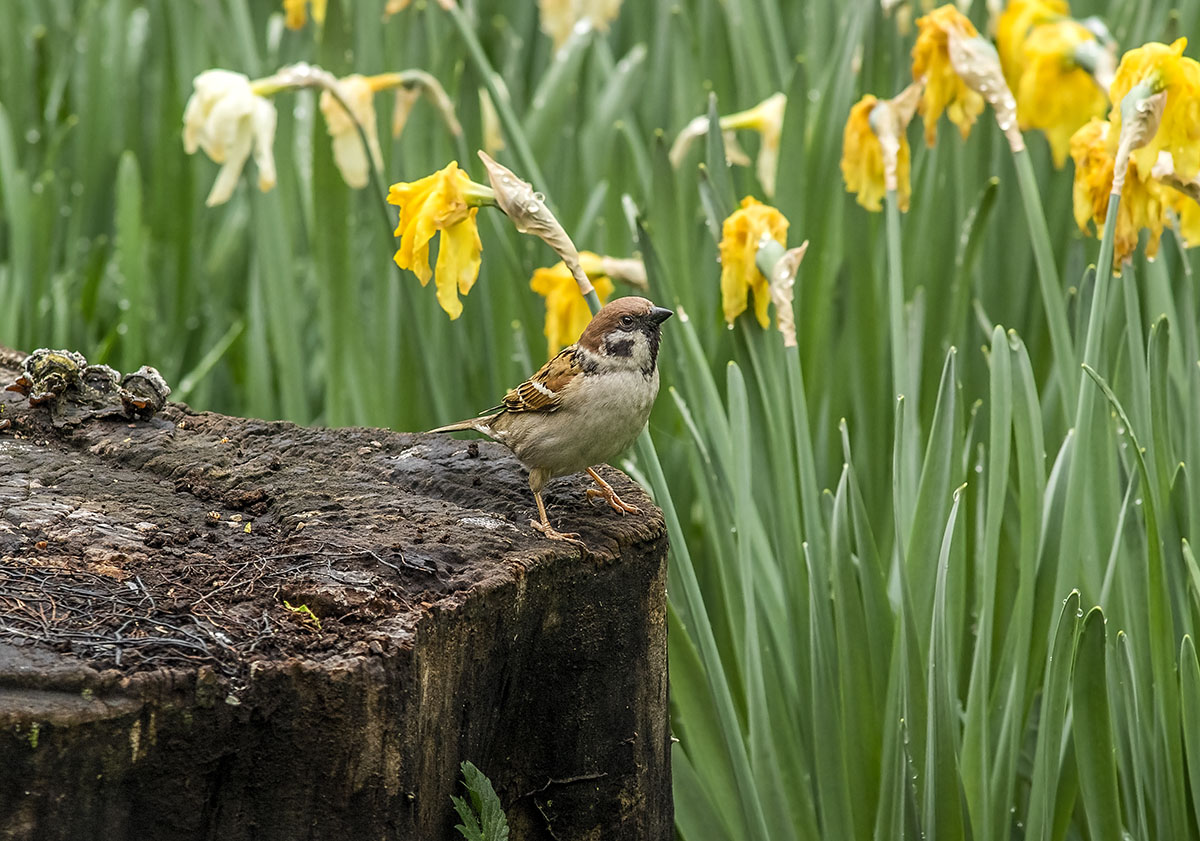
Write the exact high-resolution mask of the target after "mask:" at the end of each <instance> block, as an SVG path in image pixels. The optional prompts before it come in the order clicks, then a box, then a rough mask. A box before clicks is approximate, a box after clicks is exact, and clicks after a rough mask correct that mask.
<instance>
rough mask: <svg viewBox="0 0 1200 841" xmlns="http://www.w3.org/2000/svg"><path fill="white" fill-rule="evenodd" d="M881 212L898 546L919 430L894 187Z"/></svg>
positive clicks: (905, 531)
mask: <svg viewBox="0 0 1200 841" xmlns="http://www.w3.org/2000/svg"><path fill="white" fill-rule="evenodd" d="M884 216H885V218H886V223H887V262H888V327H889V332H890V334H891V341H892V388H893V390H894V391H895V395H893V400H894V405H895V406H896V407H897V411H901V409H900V408H899V406H900V403H899V400H898V397H899V396H900V395H903V396H904V399H905V402H906V403H907V410H906V411H904V414H903V417H902V425H901V429H900V438H901V440H899V441H897V442H896V447H897V449H898V450H899V452H900V456H901V458H900V462H899V463H900V476H899V477H898V479H899V482H900V484H899V487H900V490H901V493H900V498H899V499H897V500H896V506H897V510H898V511H899V512H900V519H899V523H898V526H899V529H900V534H898V535H897V537H898V538H899V544H898V545H899V546H901V547H903V546H907V545H908V535H909V530H910V528H911V525H912V514H913V505H915V501H916V498H917V470H918V465H919V464H920V461H919V455H920V453H919V441H918V436H919V433H918V431H917V410H918V405H919V402H920V401H919V399H918V398H919V395H918V394H917V393H916V390H915V389H914V387H913V379H912V372H913V369H912V359H911V357H910V355H909V347H908V328H907V325H906V324H905V321H904V265H903V263H902V259H903V252H902V251H901V249H900V206H899V204H898V203H897V197H896V191H895V190H888V193H887V201H886V202H885V208H884Z"/></svg>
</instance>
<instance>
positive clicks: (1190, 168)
mask: <svg viewBox="0 0 1200 841" xmlns="http://www.w3.org/2000/svg"><path fill="white" fill-rule="evenodd" d="M1186 46H1187V39H1186V38H1179V39H1177V40H1176V41H1175V42H1174V43H1173V44H1171V45H1170V46H1167V45H1166V44H1158V43H1149V44H1145V45H1143V46H1141V47H1138V48H1136V49H1133V50H1130V51H1129V52H1127V53H1125V55H1124V56H1122V57H1121V64H1120V65H1119V66H1118V67H1117V73H1116V76H1114V77H1113V83H1112V87H1111V88H1110V89H1109V98H1110V99H1111V100H1112V112H1111V114H1110V115H1109V117H1110V119H1111V120H1112V123H1113V127H1114V129H1116V130H1115V131H1113V132H1111V135H1112V136H1111V137H1110V138H1109V145H1110V146H1111V147H1112V148H1113V149H1115V148H1116V144H1117V135H1119V134H1120V128H1121V100H1123V99H1124V98H1125V95H1126V94H1128V93H1129V91H1130V90H1131V89H1132V88H1133V87H1134V86H1135V85H1138V84H1141V83H1143V82H1145V83H1148V84H1149V86H1150V88H1151V92H1152V93H1160V92H1163V91H1165V92H1166V94H1167V101H1166V104H1165V106H1164V107H1163V113H1162V121H1161V122H1160V123H1159V125H1158V131H1157V132H1156V133H1155V135H1154V138H1153V139H1152V140H1151V141H1150V142H1149V143H1147V144H1146V145H1145V146H1142V147H1141V148H1139V149H1135V150H1134V151H1133V159H1134V160H1135V161H1136V162H1137V163H1138V165H1139V166H1140V167H1141V168H1142V171H1143V172H1149V171H1150V169H1151V167H1152V166H1154V162H1155V160H1156V159H1157V158H1158V153H1159V152H1161V151H1166V152H1170V153H1171V157H1172V158H1173V159H1174V161H1175V171H1176V172H1177V173H1178V174H1179V175H1180V176H1181V177H1182V178H1184V179H1191V178H1194V177H1195V176H1196V174H1197V173H1200V63H1198V62H1196V61H1195V60H1194V59H1190V58H1187V57H1186V56H1184V54H1183V50H1184V48H1185V47H1186Z"/></svg>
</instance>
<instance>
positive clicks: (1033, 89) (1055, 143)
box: [1014, 18, 1111, 167]
mask: <svg viewBox="0 0 1200 841" xmlns="http://www.w3.org/2000/svg"><path fill="white" fill-rule="evenodd" d="M1095 40H1096V38H1095V36H1094V35H1093V34H1092V33H1091V31H1090V30H1088V29H1087V27H1085V26H1083V24H1081V23H1078V22H1076V21H1073V20H1070V19H1066V18H1064V19H1061V20H1058V21H1055V22H1053V23H1045V24H1042V25H1041V26H1036V27H1034V28H1033V30H1032V31H1030V33H1029V37H1028V38H1026V39H1025V44H1024V57H1025V60H1024V63H1023V66H1022V69H1021V73H1020V78H1019V81H1018V84H1017V86H1016V87H1015V88H1014V92H1015V93H1016V96H1017V121H1018V123H1019V124H1020V126H1021V128H1022V129H1031V128H1035V129H1040V130H1041V131H1043V132H1044V133H1045V135H1046V139H1047V141H1049V143H1050V152H1051V154H1052V156H1053V157H1054V165H1055V166H1056V167H1061V166H1062V165H1063V162H1064V161H1065V160H1066V158H1067V150H1068V148H1069V147H1070V144H1071V135H1072V134H1074V133H1075V130H1076V129H1078V128H1079V127H1080V126H1082V125H1083V124H1084V123H1086V122H1087V121H1088V120H1090V119H1091V118H1092V117H1099V116H1101V115H1102V114H1103V113H1104V111H1105V109H1106V108H1107V107H1108V97H1107V96H1106V95H1105V92H1104V91H1102V90H1101V89H1100V86H1099V85H1097V83H1096V80H1095V79H1094V78H1093V77H1092V75H1091V74H1090V73H1089V72H1088V71H1087V70H1085V69H1083V68H1082V67H1081V66H1080V65H1079V64H1078V63H1077V62H1076V59H1075V55H1076V51H1077V50H1078V49H1079V47H1080V45H1082V44H1092V43H1094V42H1095ZM1110 66H1111V65H1110Z"/></svg>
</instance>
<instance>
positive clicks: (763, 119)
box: [670, 93, 787, 197]
mask: <svg viewBox="0 0 1200 841" xmlns="http://www.w3.org/2000/svg"><path fill="white" fill-rule="evenodd" d="M786 110H787V94H784V93H776V94H772V95H771V96H769V97H767V98H766V99H764V100H763V101H762V102H760V103H758V105H755V106H754V107H753V108H749V109H747V110H745V111H738V112H737V113H736V114H727V115H726V116H724V117H721V119H720V126H721V133H722V136H723V139H724V143H725V160H726V161H727V162H728V163H730V164H737V165H739V166H747V165H748V164H749V163H750V159H749V158H748V157H747V156H746V153H745V152H744V151H742V147H741V146H739V145H738V142H737V135H735V134H734V132H735V131H736V130H738V129H750V130H752V131H756V132H758V134H759V137H760V138H761V143H760V145H759V147H758V160H757V162H756V163H755V174H756V175H758V182H759V183H760V184H762V187H763V192H764V193H766V194H767V196H768V197H770V196H774V195H775V176H776V175H777V173H778V170H779V139H780V136H781V135H782V134H783V116H784V113H785V112H786ZM707 133H708V116H707V115H705V114H701V115H700V116H698V117H695V118H694V119H692V120H691V121H690V122H689V123H688V124H687V125H686V126H684V128H683V131H681V132H679V134H678V135H677V136H676V138H675V141H674V142H673V143H672V144H671V151H670V159H671V165H672V166H674V167H678V166H679V165H680V164H681V163H683V159H684V157H685V156H686V155H687V152H688V149H690V148H691V146H692V143H693V142H694V141H695V140H696V139H697V138H700V137H703V136H704V135H705V134H707Z"/></svg>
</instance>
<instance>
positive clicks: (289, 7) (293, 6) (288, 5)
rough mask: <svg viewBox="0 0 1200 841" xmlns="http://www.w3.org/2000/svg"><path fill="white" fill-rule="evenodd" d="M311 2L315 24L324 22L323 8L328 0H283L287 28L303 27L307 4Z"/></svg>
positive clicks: (318, 24) (306, 16) (306, 20)
mask: <svg viewBox="0 0 1200 841" xmlns="http://www.w3.org/2000/svg"><path fill="white" fill-rule="evenodd" d="M310 3H311V4H312V16H313V20H314V21H316V23H317V26H321V25H323V24H324V23H325V9H326V7H327V6H328V5H329V0H283V12H284V14H285V15H286V16H287V18H286V21H285V22H286V24H287V28H288V29H303V28H304V24H306V23H308V6H309V4H310Z"/></svg>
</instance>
